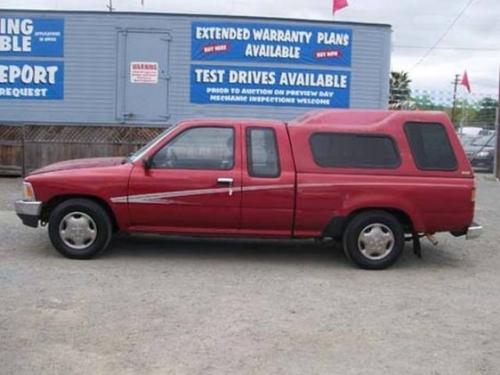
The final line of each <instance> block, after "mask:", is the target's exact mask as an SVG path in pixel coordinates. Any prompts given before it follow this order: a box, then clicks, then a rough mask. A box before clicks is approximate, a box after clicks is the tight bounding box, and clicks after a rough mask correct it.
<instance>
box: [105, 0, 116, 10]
mask: <svg viewBox="0 0 500 375" xmlns="http://www.w3.org/2000/svg"><path fill="white" fill-rule="evenodd" d="M106 8H108V10H109V11H110V12H112V11H114V10H115V8H113V0H109V1H108V5H106Z"/></svg>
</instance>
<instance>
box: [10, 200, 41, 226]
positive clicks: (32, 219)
mask: <svg viewBox="0 0 500 375" xmlns="http://www.w3.org/2000/svg"><path fill="white" fill-rule="evenodd" d="M15 207H16V214H17V216H19V218H20V219H21V221H22V222H23V224H24V225H27V226H28V227H33V228H36V227H38V221H39V220H40V213H41V212H42V202H32V201H23V200H19V201H16V203H15Z"/></svg>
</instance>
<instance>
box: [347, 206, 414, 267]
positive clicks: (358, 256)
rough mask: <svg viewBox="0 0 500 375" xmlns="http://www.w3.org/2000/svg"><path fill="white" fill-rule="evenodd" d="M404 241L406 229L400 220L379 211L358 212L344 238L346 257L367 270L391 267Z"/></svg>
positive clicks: (398, 255) (401, 250)
mask: <svg viewBox="0 0 500 375" xmlns="http://www.w3.org/2000/svg"><path fill="white" fill-rule="evenodd" d="M404 244H405V241H404V229H403V226H402V225H401V223H400V222H399V220H398V219H397V218H396V217H395V216H393V215H391V214H390V213H388V212H385V211H380V210H373V211H366V212H362V213H360V214H358V215H356V216H355V217H354V218H353V219H352V220H351V221H350V222H349V224H348V225H347V228H346V230H345V232H344V238H343V247H344V252H345V253H346V255H347V257H348V258H349V259H351V260H352V261H353V262H354V263H356V264H357V265H358V266H359V267H361V268H365V269H384V268H387V267H389V266H390V265H392V264H393V263H394V262H396V260H397V259H398V258H399V257H400V255H401V253H402V252H403V249H404Z"/></svg>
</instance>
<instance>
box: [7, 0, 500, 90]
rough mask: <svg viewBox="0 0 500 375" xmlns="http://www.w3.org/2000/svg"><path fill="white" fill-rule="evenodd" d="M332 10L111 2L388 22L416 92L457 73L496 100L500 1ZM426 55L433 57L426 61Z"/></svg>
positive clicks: (45, 5) (430, 0)
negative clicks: (433, 47) (466, 74)
mask: <svg viewBox="0 0 500 375" xmlns="http://www.w3.org/2000/svg"><path fill="white" fill-rule="evenodd" d="M108 1H109V0H0V9H2V8H3V9H9V8H14V9H20V4H22V9H56V10H102V11H106V10H107V8H106V5H107V4H108ZM469 3H470V4H469ZM331 5H332V0H272V1H269V0H245V1H244V0H212V1H206V0H182V1H180V0H144V6H141V1H140V0H114V1H113V7H115V9H116V10H117V11H139V12H140V11H146V12H167V13H194V14H197V13H199V14H218V15H245V16H257V17H259V16H261V17H284V18H300V19H313V20H314V19H316V20H331V21H353V22H372V23H386V24H390V25H392V30H393V35H392V60H391V69H392V70H398V71H400V70H404V71H409V73H410V77H411V79H412V86H411V87H412V89H414V90H417V91H418V90H428V91H437V92H439V91H444V92H449V91H451V90H452V84H451V82H452V81H453V78H454V75H455V74H462V73H463V72H464V70H467V73H468V76H469V80H470V83H471V86H472V92H473V94H474V95H480V96H484V95H491V96H495V97H496V95H497V93H498V79H499V69H500V22H499V21H500V0H349V6H348V7H347V8H345V9H343V10H341V11H339V12H337V13H336V14H335V16H333V15H332V12H331ZM467 5H469V6H468V7H467ZM466 7H467V8H466ZM464 8H466V10H465V11H464V12H463V14H462V15H461V16H460V17H459V18H458V19H457V20H456V21H455V19H456V17H457V16H458V15H459V14H460V13H461V12H462V10H463V9H464ZM454 21H455V23H454V24H453V22H454ZM452 24H453V27H451V29H449V28H450V26H451V25H452ZM448 29H449V31H448V32H447V30H448ZM438 41H440V42H439V44H438V45H437V46H436V48H435V49H432V50H431V47H432V46H433V45H435V44H436V43H437V42H438ZM425 55H428V56H427V57H425V58H424V59H423V60H422V58H423V57H424V56H425ZM417 63H418V64H417ZM435 95H439V93H436V94H435ZM459 95H460V96H466V95H467V94H466V92H465V89H464V88H462V87H459Z"/></svg>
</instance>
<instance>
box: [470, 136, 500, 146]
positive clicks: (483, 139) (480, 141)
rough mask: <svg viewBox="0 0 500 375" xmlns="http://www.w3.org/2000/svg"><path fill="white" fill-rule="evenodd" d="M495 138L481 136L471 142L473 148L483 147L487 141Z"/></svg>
mask: <svg viewBox="0 0 500 375" xmlns="http://www.w3.org/2000/svg"><path fill="white" fill-rule="evenodd" d="M494 138H495V137H492V136H491V135H483V136H479V137H477V138H476V139H474V141H472V145H473V146H485V145H486V144H487V143H489V141H491V140H492V139H494Z"/></svg>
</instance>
